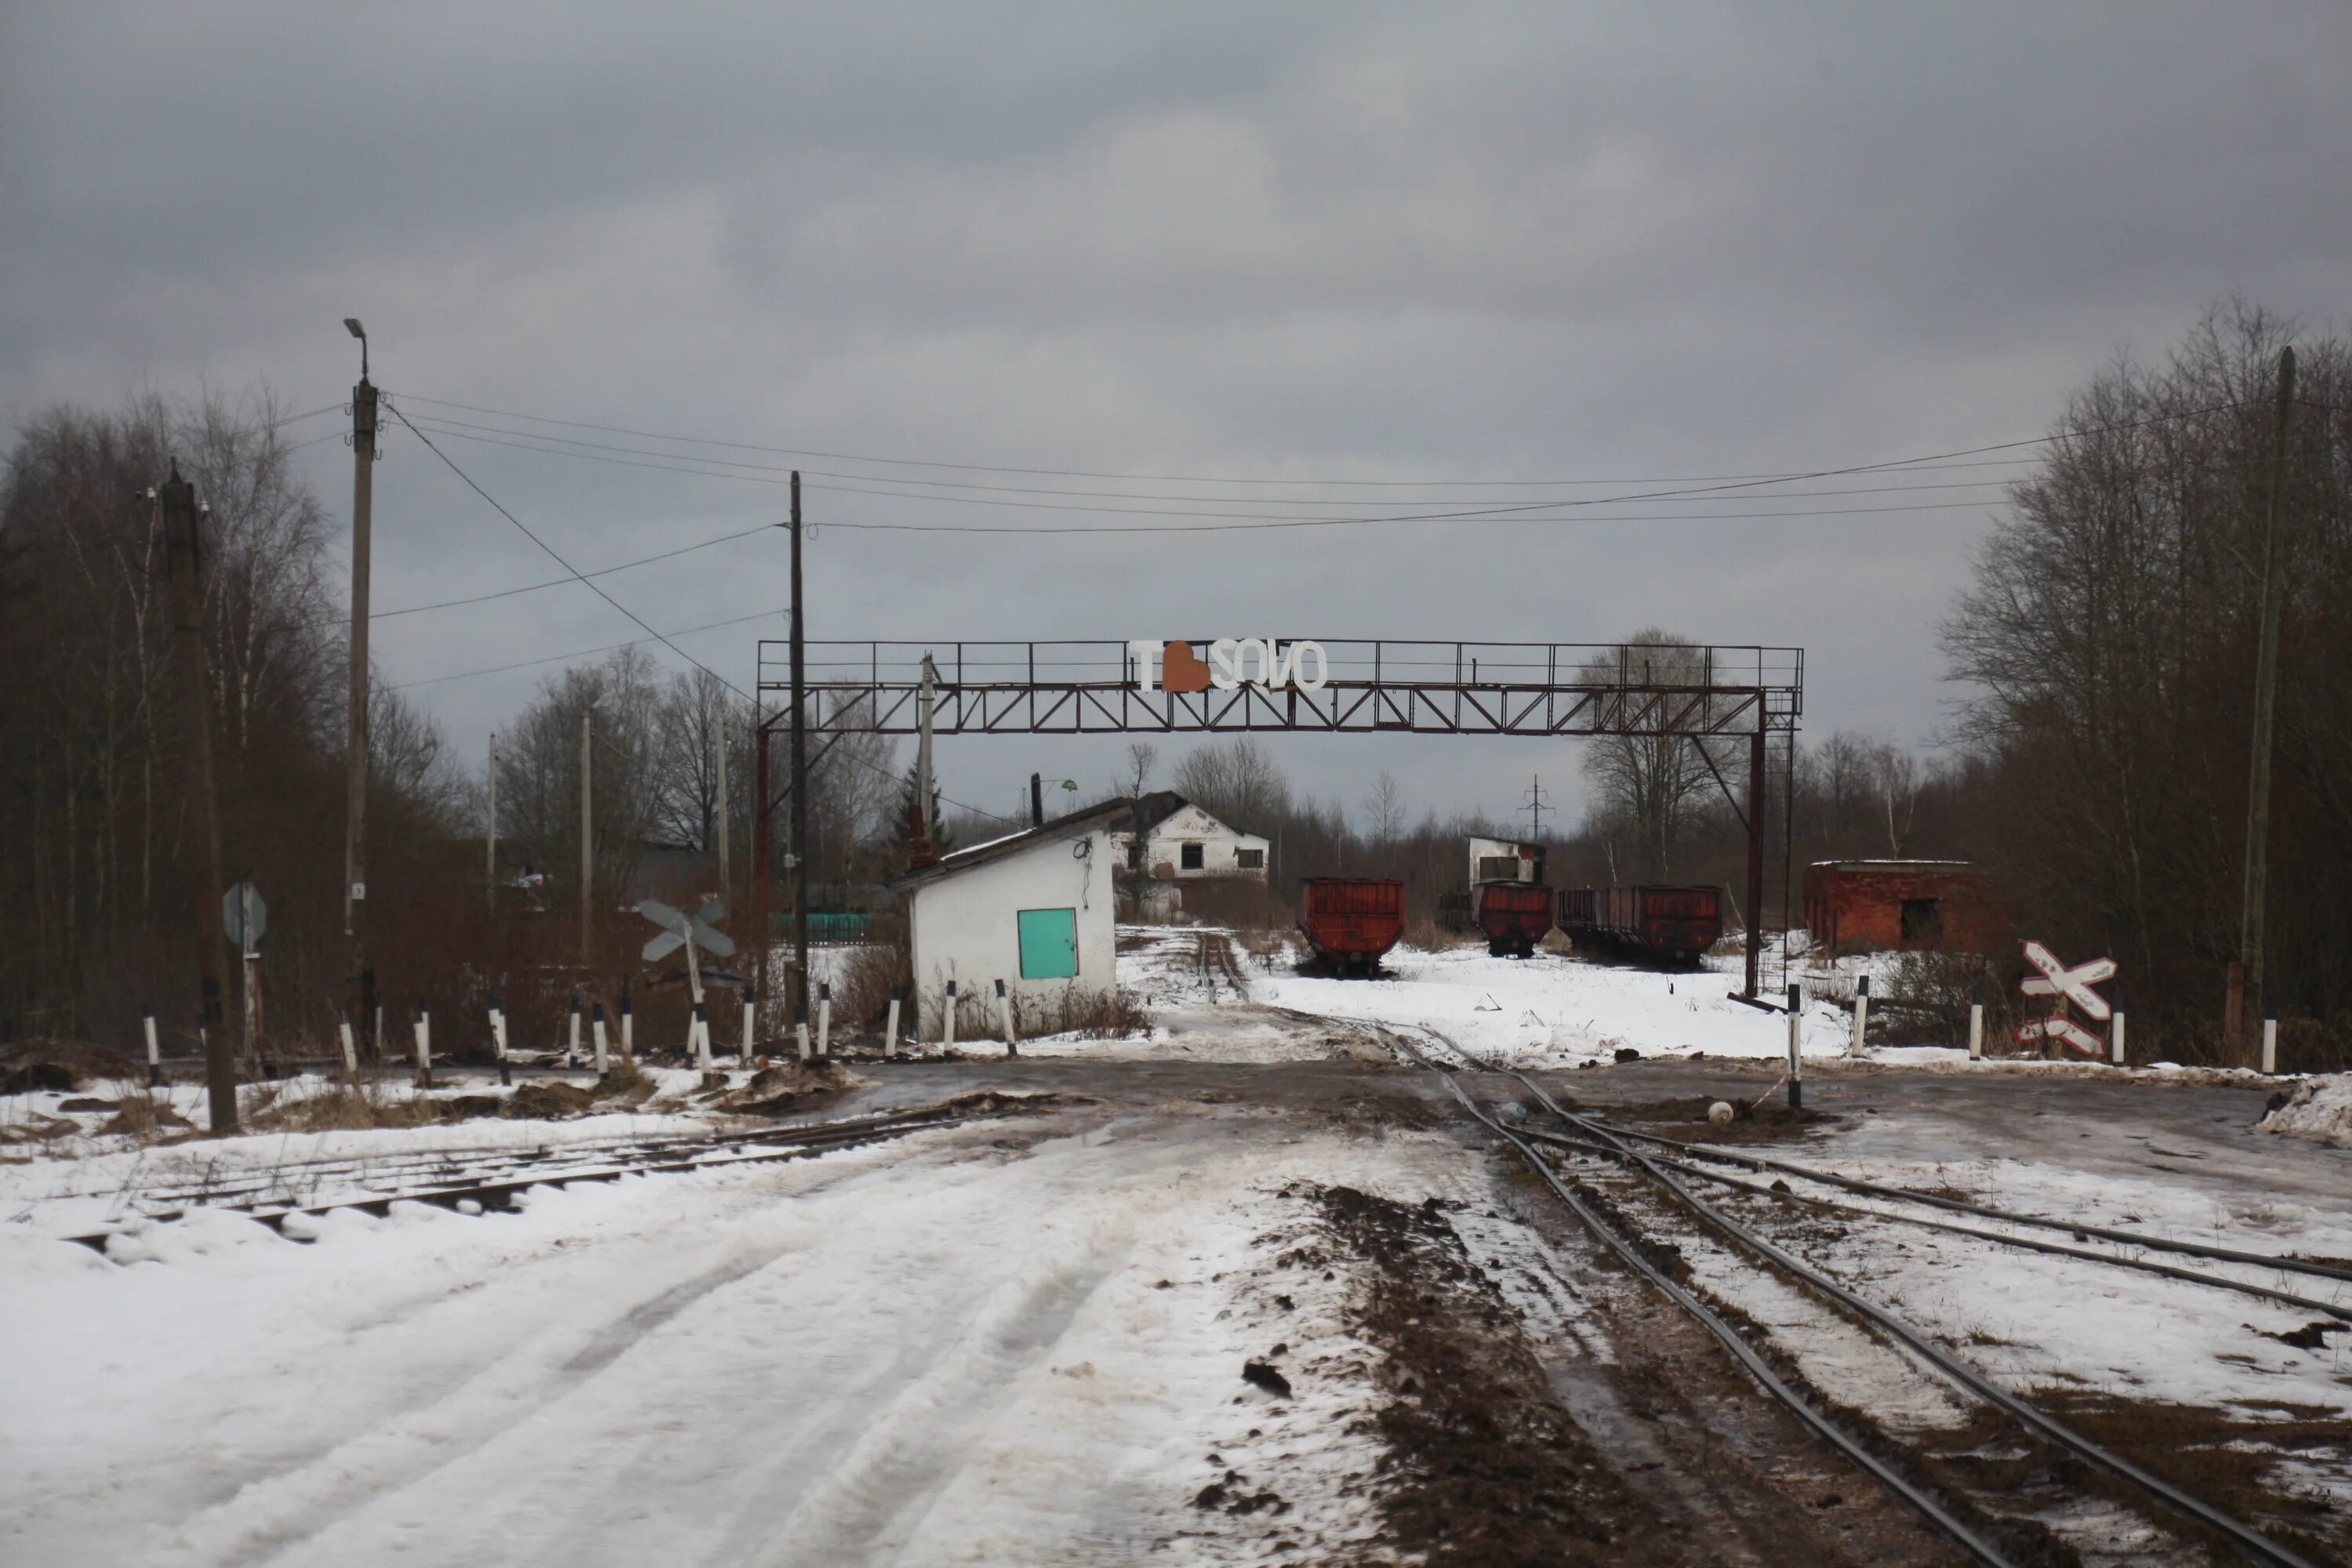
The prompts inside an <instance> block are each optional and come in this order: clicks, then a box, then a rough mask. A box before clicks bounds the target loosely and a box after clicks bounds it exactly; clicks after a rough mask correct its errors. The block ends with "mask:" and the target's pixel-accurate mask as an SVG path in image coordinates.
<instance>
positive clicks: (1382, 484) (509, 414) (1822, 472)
mask: <svg viewBox="0 0 2352 1568" xmlns="http://www.w3.org/2000/svg"><path fill="white" fill-rule="evenodd" d="M407 396H410V397H412V398H414V399H415V401H416V402H419V403H429V404H432V405H435V406H436V407H441V408H459V409H463V410H465V411H466V412H467V413H469V414H487V415H490V416H495V417H498V418H502V419H524V420H528V421H530V423H532V424H534V425H559V426H564V427H565V428H567V429H573V430H595V431H600V432H602V433H604V434H605V435H612V436H630V437H636V438H638V439H640V440H647V441H669V442H675V443H677V444H680V445H686V446H698V447H723V448H726V449H728V450H730V451H738V452H764V453H770V454H773V455H776V456H779V457H788V458H821V459H824V460H828V461H835V462H848V463H865V464H868V465H871V466H875V467H887V468H946V469H950V470H953V471H956V472H961V473H982V474H1034V475H1042V476H1045V477H1047V478H1054V479H1124V480H1129V481H1136V480H1148V481H1155V482H1172V483H1192V484H1223V485H1322V486H1334V485H1342V484H1351V485H1356V486H1360V487H1362V488H1365V489H1374V488H1381V489H1387V488H1418V489H1428V488H1433V487H1443V486H1445V485H1462V486H1480V487H1513V486H1517V487H1534V486H1565V485H1579V484H1653V483H1674V484H1689V483H1711V482H1715V481H1718V480H1722V481H1745V482H1751V483H1773V482H1780V481H1786V480H1790V479H1820V478H1826V477H1830V476H1832V475H1835V474H1844V473H1860V472H1867V471H1871V470H1874V469H1886V468H1908V467H1914V466H1919V465H1925V464H1928V463H1941V462H1947V461H1950V460H1953V459H1957V458H1973V457H1981V456H1983V455H1985V454H1987V453H1990V452H2007V451H2017V450H2021V449H2022V448H2025V447H2039V446H2044V445H2047V444H2049V443H2051V442H2053V441H2060V440H2064V439H2066V438H2068V437H2072V436H2080V435H2090V434H2095V433H2097V432H2099V431H2103V430H2131V429H2138V428H2142V427H2144V426H2148V425H2156V424H2162V423H2165V422H2168V421H2169V420H2173V419H2183V418H2189V417H2193V416H2198V415H2200V414H2213V413H2221V412H2224V411H2226V410H2229V409H2232V408H2239V407H2242V406H2244V405H2245V401H2244V400H2242V399H2241V400H2236V401H2231V402H2227V403H2221V404H2214V405H2208V406H2206V407H2203V408H2192V409H2182V410H2179V411H2176V412H2174V413H2170V414H2162V415H2156V416H2150V417H2148V418H2146V419H2142V420H2137V421H2134V422H2129V423H2125V424H2119V425H2111V426H2088V427H2084V428H2078V429H2070V430H2065V431H2061V432H2059V433H2058V434H2056V435H2052V436H2036V437H2030V438H2027V439H2023V440H2017V441H2001V442H1995V443H1993V444H1991V445H1990V446H1983V447H1966V448H1963V449H1960V450H1958V451H1952V452H1942V453H1937V454H1934V455H1932V456H1927V457H1919V458H1902V459H1896V460H1894V461H1890V462H1886V463H1874V464H1864V465H1861V466H1859V467H1855V468H1827V469H1816V470H1797V471H1790V472H1784V473H1779V474H1719V475H1696V476H1675V477H1668V478H1665V479H1653V478H1642V479H1278V478H1248V477H1234V476H1214V475H1202V474H1166V473H1122V472H1115V471H1110V470H1105V469H1097V468H1032V467H1022V466H1019V465H1013V464H1001V463H960V462H950V461H945V460H941V459H937V458H883V457H873V456H868V455H866V454H861V453H856V452H838V451H826V450H823V449H820V448H814V447H776V446H764V445H761V444H759V443H757V442H751V441H726V440H719V439H717V438H714V437H706V436H677V435H667V434H664V433H662V432H660V431H656V430H639V429H633V428H631V427H629V426H620V425H599V424H595V423H593V422H592V421H589V420H584V419H562V418H557V417H555V416H551V415H544V414H525V413H522V412H520V411H519V410H516V409H511V408H492V407H488V406H487V405H481V404H474V403H460V402H457V401H456V400H455V399H451V398H443V397H429V396H426V395H424V394H421V393H410V394H407ZM878 477H880V476H877V478H878Z"/></svg>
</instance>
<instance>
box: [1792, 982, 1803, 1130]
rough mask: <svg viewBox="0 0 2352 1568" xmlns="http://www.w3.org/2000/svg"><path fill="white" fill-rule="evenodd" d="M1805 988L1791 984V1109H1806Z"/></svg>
mask: <svg viewBox="0 0 2352 1568" xmlns="http://www.w3.org/2000/svg"><path fill="white" fill-rule="evenodd" d="M1804 1036H1805V988H1804V987H1803V986H1801V985H1799V984H1796V983H1795V982H1794V981H1791V982H1790V984H1789V1109H1790V1110H1804V1109H1805V1055H1804V1049H1803V1045H1804Z"/></svg>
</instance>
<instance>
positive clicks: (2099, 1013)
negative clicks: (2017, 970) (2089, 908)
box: [2018, 942, 2116, 1024]
mask: <svg viewBox="0 0 2352 1568" xmlns="http://www.w3.org/2000/svg"><path fill="white" fill-rule="evenodd" d="M2025 962H2026V963H2030V964H2032V965H2033V967H2034V968H2036V969H2038V970H2040V971H2042V973H2039V974H2029V975H2027V976H2026V977H2025V982H2024V984H2021V985H2020V986H2019V987H2018V989H2019V990H2021V991H2022V992H2024V993H2025V994H2027V995H2028V996H2063V997H2064V998H2066V1000H2067V1001H2069V1002H2072V1003H2073V1004H2074V1005H2075V1006H2077V1007H2080V1008H2081V1009H2082V1010H2083V1011H2084V1012H2085V1013H2088V1014H2089V1015H2090V1016H2092V1017H2093V1018H2095V1019H2096V1020H2097V1021H2099V1022H2100V1023H2102V1024H2104V1023H2105V1022H2106V1021H2107V1018H2108V1016H2109V1013H2110V1011H2111V1009H2109V1007H2108V1006H2107V999H2106V998H2105V997H2104V996H2102V995H2100V994H2098V993H2097V992H2096V991H2094V990H2092V989H2091V987H2092V986H2094V985H2096V984H2098V983H2099V982H2100V981H2102V980H2113V979H2114V978H2115V977H2116V961H2115V960H2114V959H2112V958H2095V959H2093V960H2091V962H2090V963H2078V964H2076V965H2075V966H2074V968H2072V969H2069V968H2067V967H2066V966H2065V965H2064V964H2063V963H2059V962H2058V957H2057V955H2056V954H2055V953H2053V952H2051V951H2050V950H2049V949H2048V948H2046V947H2044V946H2042V944H2041V943H2040V942H2027V943H2026V944H2025Z"/></svg>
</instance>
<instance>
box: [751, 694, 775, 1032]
mask: <svg viewBox="0 0 2352 1568" xmlns="http://www.w3.org/2000/svg"><path fill="white" fill-rule="evenodd" d="M766 706H767V705H766V704H765V703H763V702H761V700H759V698H758V697H757V696H756V695H755V696H754V697H753V698H752V700H751V720H752V723H751V941H752V943H753V946H752V949H751V964H752V969H751V984H752V985H753V987H754V988H755V989H756V990H757V992H758V994H759V995H760V996H761V998H762V999H764V998H767V997H770V996H772V995H774V994H775V993H774V992H772V991H771V990H770V989H769V988H768V985H769V976H768V949H769V947H770V946H771V945H772V933H771V932H770V931H769V929H768V888H769V885H770V883H771V882H772V881H773V880H774V879H773V877H772V874H771V873H770V871H769V869H768V848H769V846H770V845H771V844H772V842H774V839H775V826H774V824H773V822H772V821H771V819H770V818H771V813H772V803H771V802H770V799H769V796H768V715H767V713H766V711H765V710H766ZM746 1048H747V1049H748V1048H749V1047H748V1044H747V1047H746Z"/></svg>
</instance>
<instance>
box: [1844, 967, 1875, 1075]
mask: <svg viewBox="0 0 2352 1568" xmlns="http://www.w3.org/2000/svg"><path fill="white" fill-rule="evenodd" d="M1869 1026H1870V976H1869V975H1867V974H1865V975H1864V976H1863V977H1862V978H1861V979H1860V980H1857V981H1855V982H1854V985H1853V1044H1852V1045H1850V1046H1848V1047H1846V1052H1845V1054H1846V1055H1847V1056H1850V1057H1858V1056H1860V1055H1862V1040H1863V1031H1864V1030H1865V1029H1867V1028H1868V1027H1869Z"/></svg>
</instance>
